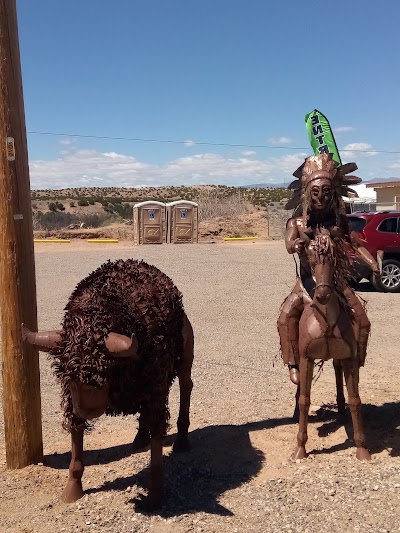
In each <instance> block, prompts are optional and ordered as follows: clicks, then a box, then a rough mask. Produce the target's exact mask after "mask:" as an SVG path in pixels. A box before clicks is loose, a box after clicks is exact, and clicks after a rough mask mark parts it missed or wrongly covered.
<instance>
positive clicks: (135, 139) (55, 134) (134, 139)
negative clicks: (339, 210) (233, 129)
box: [27, 131, 400, 154]
mask: <svg viewBox="0 0 400 533" xmlns="http://www.w3.org/2000/svg"><path fill="white" fill-rule="evenodd" d="M27 133H29V134H30V135H49V136H53V137H76V138H80V139H99V140H101V139H106V140H111V141H131V142H147V143H164V144H184V145H187V146H190V145H193V146H195V145H198V146H227V147H230V148H267V149H269V150H310V147H309V146H307V147H305V146H268V145H266V144H232V143H214V142H206V141H191V140H186V141H176V140H173V139H146V138H143V137H112V136H110V135H85V134H82V133H62V132H53V131H28V132H27ZM339 151H340V152H354V153H360V154H362V153H365V154H400V151H399V150H357V149H347V150H346V149H344V148H342V149H340V150H339Z"/></svg>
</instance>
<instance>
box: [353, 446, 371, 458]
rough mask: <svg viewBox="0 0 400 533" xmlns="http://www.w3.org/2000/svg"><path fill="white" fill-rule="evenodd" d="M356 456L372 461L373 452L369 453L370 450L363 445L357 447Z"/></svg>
mask: <svg viewBox="0 0 400 533" xmlns="http://www.w3.org/2000/svg"><path fill="white" fill-rule="evenodd" d="M356 457H357V459H359V460H360V461H370V460H371V454H370V453H369V451H368V450H367V449H366V448H363V447H362V446H360V447H359V448H357V452H356Z"/></svg>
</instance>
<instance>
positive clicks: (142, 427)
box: [133, 415, 151, 452]
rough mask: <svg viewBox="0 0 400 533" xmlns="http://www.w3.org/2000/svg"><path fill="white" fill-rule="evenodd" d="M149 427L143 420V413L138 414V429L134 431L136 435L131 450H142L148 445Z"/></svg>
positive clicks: (149, 438)
mask: <svg viewBox="0 0 400 533" xmlns="http://www.w3.org/2000/svg"><path fill="white" fill-rule="evenodd" d="M150 441H151V437H150V429H149V427H148V426H147V424H146V423H145V421H144V417H143V415H139V429H138V431H137V433H136V437H135V438H134V440H133V451H134V452H143V451H145V450H147V448H148V447H149V445H150Z"/></svg>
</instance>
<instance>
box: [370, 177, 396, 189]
mask: <svg viewBox="0 0 400 533" xmlns="http://www.w3.org/2000/svg"><path fill="white" fill-rule="evenodd" d="M396 185H397V186H400V179H399V178H389V179H387V180H379V181H378V180H376V181H369V182H368V183H365V186H366V187H373V188H374V189H381V188H383V187H395V186H396Z"/></svg>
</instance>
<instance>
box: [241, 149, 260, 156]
mask: <svg viewBox="0 0 400 533" xmlns="http://www.w3.org/2000/svg"><path fill="white" fill-rule="evenodd" d="M240 153H241V154H242V155H243V156H244V157H250V156H251V155H256V152H254V151H253V150H243V151H242V152H240Z"/></svg>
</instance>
